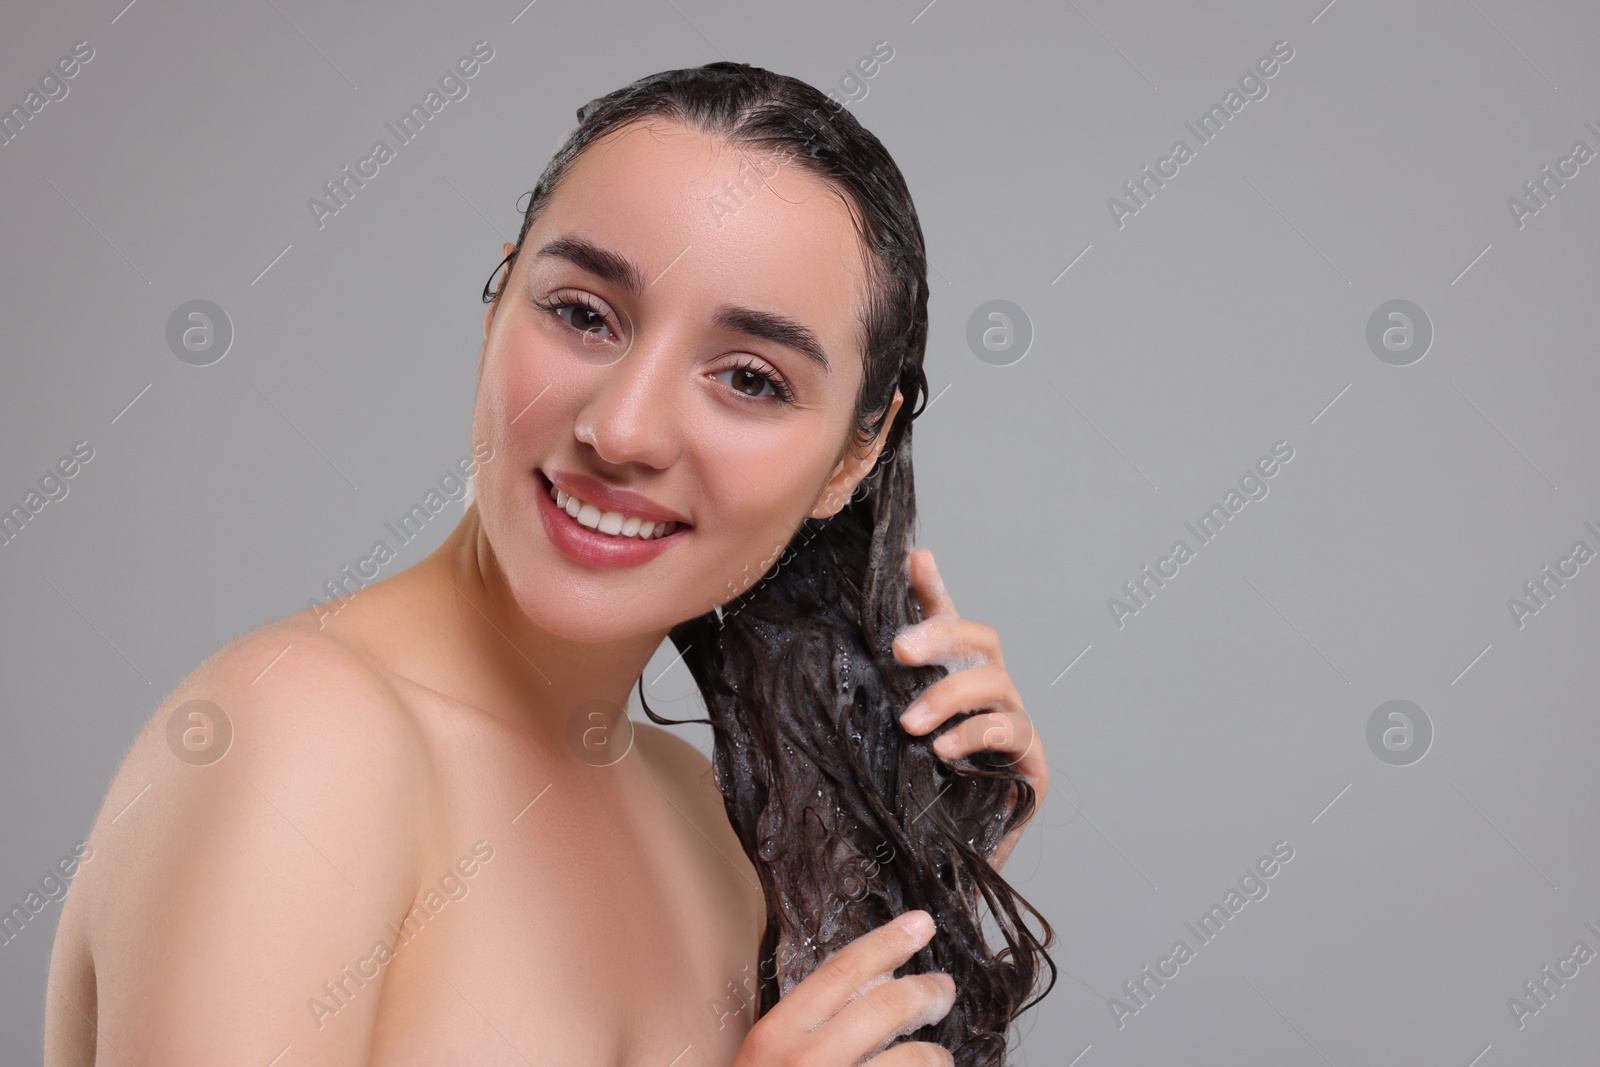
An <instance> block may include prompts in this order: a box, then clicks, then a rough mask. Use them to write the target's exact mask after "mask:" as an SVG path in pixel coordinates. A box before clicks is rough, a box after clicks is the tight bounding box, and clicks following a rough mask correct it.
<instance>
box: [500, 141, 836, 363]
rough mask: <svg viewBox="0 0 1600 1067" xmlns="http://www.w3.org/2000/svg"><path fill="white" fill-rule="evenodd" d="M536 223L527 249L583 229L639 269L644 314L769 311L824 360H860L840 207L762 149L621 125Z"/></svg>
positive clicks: (825, 190)
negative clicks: (729, 307)
mask: <svg viewBox="0 0 1600 1067" xmlns="http://www.w3.org/2000/svg"><path fill="white" fill-rule="evenodd" d="M535 230H536V231H537V232H538V234H539V236H538V238H537V240H535V239H534V234H532V233H530V234H529V244H530V245H531V246H533V247H537V246H538V245H540V244H542V243H543V242H544V241H545V240H548V239H549V238H550V237H552V236H556V235H572V236H582V237H583V238H585V239H587V240H589V241H592V242H594V243H595V244H597V245H600V246H601V247H603V248H606V249H609V250H610V251H613V252H617V253H619V254H621V255H622V256H624V257H626V258H627V259H629V260H632V261H633V262H634V263H636V264H638V266H639V267H640V268H641V271H642V273H643V276H644V282H645V290H644V293H645V295H644V298H643V306H644V307H645V308H647V309H651V308H652V305H656V306H664V307H672V308H675V309H678V310H690V311H695V312H696V314H697V316H698V317H700V318H708V317H709V310H710V309H711V308H712V307H713V306H714V305H717V304H725V303H732V304H740V305H745V306H749V307H753V308H760V309H764V310H769V311H774V312H778V313H780V314H784V315H788V316H791V317H793V318H796V319H798V320H800V321H801V322H803V323H805V324H806V325H808V326H810V328H811V329H812V330H813V331H815V332H816V334H817V335H818V337H819V338H820V339H821V341H822V344H823V346H824V348H825V349H826V350H827V352H828V354H829V355H830V357H832V362H833V363H834V365H835V366H849V365H852V364H859V361H860V354H861V352H860V346H861V340H862V337H861V327H860V315H861V311H862V308H863V307H864V302H865V298H866V285H867V266H866V259H865V252H864V250H863V249H862V247H861V242H860V239H859V238H858V237H857V234H856V228H855V225H854V223H853V221H852V213H851V210H850V208H849V206H848V205H847V204H846V203H845V200H844V198H843V197H842V196H841V195H840V194H839V193H837V192H836V191H835V190H834V189H833V188H832V187H831V186H829V185H828V184H826V183H825V182H823V181H821V180H820V179H818V178H816V177H814V176H813V175H811V174H809V173H806V172H804V171H803V170H802V169H801V168H800V166H799V165H797V164H796V163H795V162H794V161H792V160H790V161H788V162H783V161H782V160H781V158H780V157H778V156H777V155H776V154H775V153H774V152H772V151H770V150H765V149H750V148H741V147H736V146H733V145H731V144H729V143H728V142H726V141H724V140H723V139H721V138H719V137H716V136H714V135H709V134H705V133H701V132H699V131H695V130H691V129H689V128H687V127H685V126H683V125H681V124H678V123H675V122H670V121H668V120H665V119H660V118H652V119H651V120H649V121H648V122H641V123H635V124H631V125H629V126H626V127H623V128H622V129H620V130H617V131H613V132H612V133H611V134H609V135H608V136H607V137H605V138H603V139H601V140H600V141H597V142H595V143H594V144H591V145H590V146H589V147H588V148H586V149H585V150H584V151H583V152H582V153H581V154H580V155H579V156H578V158H577V159H576V160H574V161H573V163H572V165H571V167H570V168H569V169H568V171H567V173H566V175H565V176H564V177H563V179H562V181H561V183H560V185H559V186H558V187H557V189H556V192H555V194H554V196H552V198H551V201H550V205H549V206H548V207H547V208H546V210H545V212H544V213H543V214H542V215H541V216H540V218H539V220H538V222H537V223H536V225H535ZM702 312H703V313H704V314H700V313H702ZM847 357H848V358H847Z"/></svg>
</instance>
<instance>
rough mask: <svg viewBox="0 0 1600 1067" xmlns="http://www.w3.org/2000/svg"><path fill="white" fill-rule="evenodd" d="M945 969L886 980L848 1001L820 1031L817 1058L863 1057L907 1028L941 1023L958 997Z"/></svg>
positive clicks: (847, 1060) (854, 1059)
mask: <svg viewBox="0 0 1600 1067" xmlns="http://www.w3.org/2000/svg"><path fill="white" fill-rule="evenodd" d="M955 995H956V994H955V982H954V980H952V979H951V978H950V976H949V975H946V974H908V975H906V976H905V977H904V978H896V979H894V980H893V981H889V982H884V983H883V984H881V985H878V986H876V987H874V988H872V989H870V990H868V991H867V992H866V993H863V994H862V995H861V996H860V997H858V998H856V999H855V1000H854V1001H851V1002H850V1003H849V1004H846V1005H845V1006H844V1007H843V1008H842V1009H840V1011H839V1014H838V1015H836V1016H834V1017H833V1018H832V1019H829V1020H828V1022H827V1024H826V1025H824V1026H823V1027H822V1029H821V1030H820V1031H819V1037H820V1039H821V1040H820V1041H819V1042H818V1044H819V1047H818V1048H816V1049H814V1050H811V1051H813V1052H814V1053H815V1057H814V1061H815V1062H817V1063H859V1062H860V1060H861V1058H862V1057H863V1056H865V1055H866V1054H868V1053H869V1052H874V1051H876V1050H877V1049H880V1048H882V1047H883V1046H884V1045H886V1044H888V1043H889V1042H890V1041H893V1040H894V1039H895V1038H897V1037H899V1036H901V1035H902V1034H909V1033H911V1032H912V1031H913V1030H917V1029H919V1028H921V1027H923V1026H927V1025H929V1024H930V1023H936V1022H938V1021H939V1020H940V1019H942V1018H944V1017H945V1015H946V1014H947V1013H948V1012H949V1011H950V1008H951V1006H952V1005H953V1004H954V1003H955Z"/></svg>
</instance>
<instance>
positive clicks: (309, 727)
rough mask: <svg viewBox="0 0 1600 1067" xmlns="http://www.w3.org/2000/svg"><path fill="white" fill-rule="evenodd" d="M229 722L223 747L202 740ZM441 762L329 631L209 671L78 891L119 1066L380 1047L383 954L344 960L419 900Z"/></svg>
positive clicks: (352, 1054) (243, 644)
mask: <svg viewBox="0 0 1600 1067" xmlns="http://www.w3.org/2000/svg"><path fill="white" fill-rule="evenodd" d="M290 642H292V647H291V648H290V650H289V651H288V652H287V653H286V654H285V655H284V657H283V660H282V661H281V662H278V663H276V664H274V665H273V667H272V669H271V670H270V671H268V672H267V673H265V674H261V673H260V672H261V669H262V667H264V666H265V665H266V664H267V663H268V662H269V661H270V660H271V659H272V657H273V656H275V655H276V654H277V653H278V651H279V650H280V649H281V647H282V646H283V645H284V644H285V643H290ZM193 701H209V702H210V703H211V704H212V705H214V706H215V707H216V708H220V709H221V710H222V715H220V716H219V715H217V714H216V713H215V711H214V710H213V709H212V708H208V707H206V706H205V705H200V704H193V703H191V702H193ZM197 711H198V712H200V713H201V715H202V717H201V718H195V717H194V715H193V713H194V712H197ZM224 717H225V721H226V723H227V724H228V725H229V726H230V727H231V732H232V738H231V741H230V742H229V743H228V747H227V749H226V751H225V753H224V754H223V755H222V756H221V758H218V759H215V761H214V762H208V760H210V759H211V758H213V757H214V756H215V753H216V751H218V749H212V750H211V751H210V753H209V754H207V753H205V752H203V751H202V752H196V751H195V750H194V748H193V747H191V746H193V745H194V743H196V742H203V741H204V740H205V738H204V731H205V730H206V729H208V728H210V729H212V730H215V731H217V732H216V734H214V735H213V743H215V742H216V740H217V739H218V738H220V737H221V735H222V728H221V724H222V723H223V721H224ZM207 718H209V719H212V720H215V721H213V722H210V723H208V722H207V721H206V719H207ZM174 720H176V722H177V725H175V726H174V725H172V723H173V721H174ZM185 731H189V733H190V736H189V743H187V744H186V742H185V739H184V733H185ZM428 775H429V764H428V760H427V758H426V748H425V747H424V746H423V744H422V742H421V740H420V737H419V736H418V735H417V734H416V733H415V731H414V729H413V728H412V726H411V721H410V719H409V718H408V717H407V715H406V714H405V712H404V710H403V708H402V707H400V705H399V704H398V701H397V700H396V698H395V697H394V696H393V694H392V693H391V692H389V690H388V688H387V686H386V685H384V683H383V682H382V680H381V679H379V678H378V677H377V676H376V675H374V674H373V673H372V672H370V671H369V670H367V669H366V668H365V667H363V666H361V665H360V664H359V663H357V662H356V661H355V660H354V659H353V658H352V657H351V656H350V655H349V654H348V653H346V652H344V651H342V650H341V649H340V648H339V647H338V646H337V645H335V644H333V643H332V642H331V641H329V640H328V639H326V638H321V637H318V636H316V635H306V634H299V633H295V634H292V635H290V636H289V637H288V638H285V637H281V636H279V637H268V636H252V637H248V638H245V639H244V640H242V641H240V642H238V643H236V644H235V645H232V646H230V647H229V648H227V649H225V650H223V652H221V653H219V654H218V655H217V656H216V657H213V659H212V660H211V661H208V662H207V663H206V664H205V665H203V666H202V667H201V668H200V669H199V670H198V671H196V672H195V674H194V675H192V676H191V677H190V678H189V679H187V680H186V681H185V682H184V684H183V685H182V686H180V687H179V688H178V690H177V691H176V692H174V693H173V694H172V696H170V697H169V698H168V699H167V700H166V701H164V702H163V704H162V706H161V707H160V709H159V710H158V711H157V713H156V715H155V716H154V718H152V720H151V721H150V723H149V724H148V725H147V726H146V728H145V729H144V731H143V732H142V733H141V735H140V736H139V738H138V740H137V741H136V742H135V743H134V746H133V749H132V750H131V751H130V753H129V754H128V757H127V759H126V760H125V761H124V764H123V766H122V768H121V770H120V771H119V772H118V774H117V776H116V779H115V780H114V781H113V783H112V786H111V789H110V792H109V794H108V795H107V798H106V801H105V804H104V806H103V808H102V811H101V815H100V818H99V820H98V821H97V823H96V826H95V829H94V832H93V834H92V835H91V837H90V842H89V843H90V845H91V847H92V848H93V849H94V853H95V854H94V859H93V861H92V862H90V863H88V864H86V865H85V866H84V867H83V873H82V875H81V876H80V877H81V878H82V882H81V883H80V884H79V885H78V886H76V887H75V889H74V893H75V894H77V895H79V896H81V897H82V898H83V899H81V900H79V901H77V903H78V904H79V905H81V906H82V907H83V908H84V909H85V914H84V915H83V917H82V918H83V925H84V929H85V931H86V936H87V940H88V945H89V950H90V953H91V955H92V959H93V967H94V974H95V986H96V1003H95V1005H94V1009H95V1010H94V1014H95V1016H96V1019H95V1025H96V1027H97V1029H98V1031H99V1034H100V1037H101V1040H100V1056H99V1059H100V1061H101V1062H105V1063H112V1062H122V1058H121V1057H123V1056H125V1057H127V1058H129V1059H131V1061H132V1062H135V1063H202V1062H212V1063H223V1062H237V1063H262V1064H265V1063H268V1062H270V1061H272V1060H273V1058H274V1057H276V1056H278V1055H279V1053H280V1052H282V1051H283V1050H284V1049H285V1048H286V1047H287V1046H293V1048H294V1053H293V1061H292V1062H294V1063H297V1064H327V1065H334V1064H357V1063H362V1062H365V1054H366V1050H367V1045H368V1041H369V1039H370V1034H371V1029H372V1021H373V1018H374V1009H375V1008H376V1005H377V1002H378V992H379V989H380V988H381V985H382V981H383V973H382V968H379V969H378V973H377V974H376V975H371V976H369V977H366V978H364V979H363V981H362V983H360V984H358V983H356V982H355V981H352V980H350V979H348V978H347V977H346V975H347V974H348V973H349V972H348V971H346V970H345V969H344V968H346V967H347V966H349V967H351V968H352V969H354V968H355V966H356V965H357V963H358V961H359V960H361V959H362V958H364V957H368V956H370V955H371V953H372V951H373V949H374V946H375V944H377V943H379V942H382V943H385V944H388V943H391V942H392V941H393V937H392V935H391V934H389V933H388V931H387V930H386V929H385V924H386V923H388V922H390V921H392V920H393V919H394V918H396V917H397V916H399V915H400V914H402V913H403V912H404V911H405V910H406V909H407V908H408V907H409V906H410V904H411V901H412V899H413V896H414V893H415V890H416V885H417V878H416V869H417V855H418V849H419V842H418V831H417V827H419V826H421V825H424V822H425V820H426V818H427V817H428V812H427V811H426V810H425V809H426V807H427V801H426V797H427V796H428V795H429V791H428V790H427V789H426V788H421V786H425V785H426V783H427V781H428ZM329 982H331V983H333V987H332V988H333V989H334V990H337V989H338V988H339V987H340V986H343V989H344V994H343V995H342V996H341V995H332V996H330V992H329V987H328V986H325V985H324V983H329ZM313 1001H320V1002H321V1003H322V1004H323V1005H324V1006H325V1008H329V1007H336V1008H337V1012H336V1017H333V1018H330V1017H329V1015H330V1012H328V1011H326V1010H325V1011H323V1012H320V1013H319V1012H317V1011H316V1010H315V1009H314V1007H313V1006H312V1002H313ZM107 1046H110V1047H107ZM119 1052H120V1054H121V1055H120V1056H119V1055H118V1053H119Z"/></svg>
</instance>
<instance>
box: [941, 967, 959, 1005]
mask: <svg viewBox="0 0 1600 1067" xmlns="http://www.w3.org/2000/svg"><path fill="white" fill-rule="evenodd" d="M938 978H939V984H940V985H942V986H944V991H945V993H946V994H948V996H949V997H950V999H951V1000H952V1001H953V1000H955V999H956V980H955V979H954V978H951V977H950V976H949V975H948V974H944V973H943V972H941V973H940V974H939V975H938Z"/></svg>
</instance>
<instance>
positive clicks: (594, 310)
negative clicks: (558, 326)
mask: <svg viewBox="0 0 1600 1067" xmlns="http://www.w3.org/2000/svg"><path fill="white" fill-rule="evenodd" d="M533 306H534V307H536V308H538V309H539V310H541V311H545V312H549V313H550V314H552V315H554V316H555V317H556V318H557V319H559V320H561V323H562V324H563V325H564V326H566V327H568V328H569V329H571V330H573V331H574V332H576V333H586V334H598V333H599V332H600V330H602V329H605V330H610V332H611V338H610V339H612V340H619V339H620V338H618V337H617V336H616V331H615V330H612V329H611V324H610V323H609V322H607V321H606V315H605V312H604V311H603V310H602V309H600V308H599V307H596V306H595V305H594V304H592V303H590V302H589V301H588V300H586V299H584V298H583V297H582V295H581V294H575V295H574V297H573V298H572V299H568V300H555V299H550V300H535V301H533ZM569 314H570V316H571V317H570V318H569V317H568V315H569Z"/></svg>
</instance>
